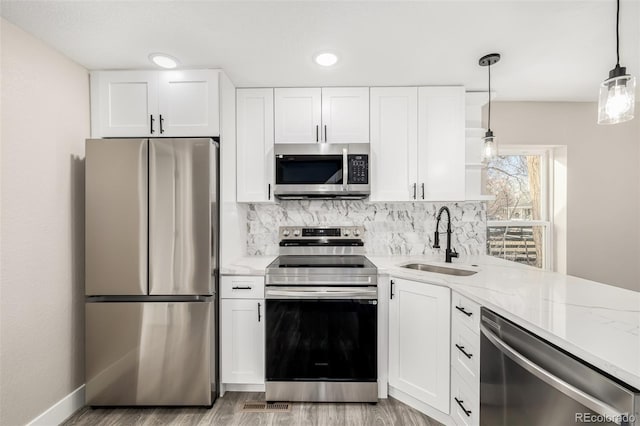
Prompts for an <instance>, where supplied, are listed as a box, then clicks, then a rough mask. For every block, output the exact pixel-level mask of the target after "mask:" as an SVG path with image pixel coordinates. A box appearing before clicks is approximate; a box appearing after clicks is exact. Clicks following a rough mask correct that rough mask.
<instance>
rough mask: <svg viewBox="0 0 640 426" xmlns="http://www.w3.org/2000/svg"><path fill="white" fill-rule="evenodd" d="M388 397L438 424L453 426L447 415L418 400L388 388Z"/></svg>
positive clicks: (453, 423)
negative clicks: (434, 420)
mask: <svg viewBox="0 0 640 426" xmlns="http://www.w3.org/2000/svg"><path fill="white" fill-rule="evenodd" d="M389 396H390V397H392V398H395V399H397V400H398V401H400V402H403V403H405V404H407V405H408V406H409V407H411V408H415V409H416V410H418V411H420V412H421V413H423V414H426V415H427V416H429V417H431V418H433V419H436V420H437V421H439V422H440V423H443V424H445V425H447V426H454V425H455V422H454V421H453V419H452V418H451V416H449V415H448V414H445V413H443V412H442V411H440V410H437V409H435V408H433V407H432V406H430V405H429V404H425V403H424V402H422V401H420V400H419V399H416V398H414V397H412V396H411V395H408V394H406V393H404V392H402V391H401V390H398V389H396V388H393V387H391V386H389Z"/></svg>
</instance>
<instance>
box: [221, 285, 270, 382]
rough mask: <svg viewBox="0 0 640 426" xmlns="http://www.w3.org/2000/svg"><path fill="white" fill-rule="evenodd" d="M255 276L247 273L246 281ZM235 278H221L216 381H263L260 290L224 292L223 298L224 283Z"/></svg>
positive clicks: (262, 309) (262, 305) (262, 306)
mask: <svg viewBox="0 0 640 426" xmlns="http://www.w3.org/2000/svg"><path fill="white" fill-rule="evenodd" d="M256 278H258V277H247V281H249V282H251V281H255V280H256ZM260 278H262V281H264V277H260ZM237 279H238V277H226V276H225V277H222V280H221V287H222V290H223V299H221V301H220V358H221V359H220V361H221V363H220V381H221V383H222V384H223V385H228V384H264V314H265V304H264V293H262V294H261V295H260V298H254V299H243V298H241V297H243V296H242V293H240V294H235V293H233V294H231V293H228V292H227V293H226V294H228V296H227V297H229V298H224V297H225V291H224V289H225V286H227V285H232V284H234V283H235V281H234V280H236V281H237ZM235 287H241V286H240V285H237V286H235ZM246 287H249V285H247V286H246ZM246 291H251V290H246Z"/></svg>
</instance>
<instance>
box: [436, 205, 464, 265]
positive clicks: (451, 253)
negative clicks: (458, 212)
mask: <svg viewBox="0 0 640 426" xmlns="http://www.w3.org/2000/svg"><path fill="white" fill-rule="evenodd" d="M442 213H447V248H446V249H445V250H444V261H445V262H446V263H451V259H452V258H454V257H458V252H456V250H455V249H452V248H451V234H452V233H453V231H452V230H451V212H450V211H449V207H447V206H442V207H440V210H439V211H438V216H437V217H436V232H435V236H434V238H433V248H440V232H439V229H440V219H442Z"/></svg>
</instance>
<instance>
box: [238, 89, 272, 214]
mask: <svg viewBox="0 0 640 426" xmlns="http://www.w3.org/2000/svg"><path fill="white" fill-rule="evenodd" d="M236 95H237V96H236V98H237V104H236V105H237V107H236V108H237V115H236V123H237V132H236V135H237V136H236V137H237V144H238V145H237V152H238V157H237V170H238V181H237V191H238V193H237V199H238V202H240V203H254V202H265V201H271V200H272V198H273V197H272V195H271V190H272V188H273V166H274V162H275V157H274V153H273V89H238V90H237V92H236Z"/></svg>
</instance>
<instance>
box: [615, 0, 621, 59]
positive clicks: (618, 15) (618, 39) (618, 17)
mask: <svg viewBox="0 0 640 426" xmlns="http://www.w3.org/2000/svg"><path fill="white" fill-rule="evenodd" d="M619 66H620V0H617V2H616V68H617V67H619Z"/></svg>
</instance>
